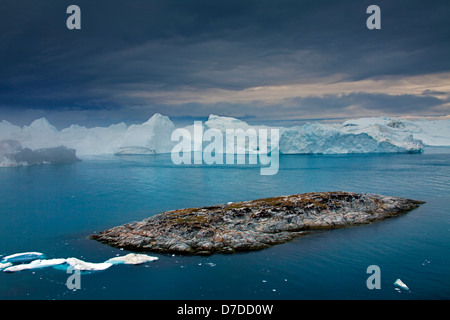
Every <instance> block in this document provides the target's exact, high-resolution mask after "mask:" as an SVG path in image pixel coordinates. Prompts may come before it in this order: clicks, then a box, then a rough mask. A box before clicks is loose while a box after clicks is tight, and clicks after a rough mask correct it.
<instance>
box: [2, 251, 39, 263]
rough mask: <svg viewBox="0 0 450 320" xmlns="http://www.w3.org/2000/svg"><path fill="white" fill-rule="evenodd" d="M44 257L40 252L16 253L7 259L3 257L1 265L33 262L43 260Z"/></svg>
mask: <svg viewBox="0 0 450 320" xmlns="http://www.w3.org/2000/svg"><path fill="white" fill-rule="evenodd" d="M43 257H44V254H43V253H40V252H22V253H15V254H12V255H9V256H6V257H3V258H2V260H1V263H8V262H10V263H13V264H14V263H25V262H30V261H33V260H37V259H41V258H43Z"/></svg>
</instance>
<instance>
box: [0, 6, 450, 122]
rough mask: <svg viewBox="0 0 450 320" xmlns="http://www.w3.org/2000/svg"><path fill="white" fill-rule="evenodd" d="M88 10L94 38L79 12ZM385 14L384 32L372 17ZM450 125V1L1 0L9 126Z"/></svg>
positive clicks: (3, 111) (3, 116)
mask: <svg viewBox="0 0 450 320" xmlns="http://www.w3.org/2000/svg"><path fill="white" fill-rule="evenodd" d="M71 4H76V5H78V6H79V7H80V8H81V30H69V29H67V27H66V20H67V18H68V17H69V14H67V13H66V9H67V7H68V6H69V5H71ZM371 4H376V5H378V6H379V7H380V8H381V30H369V29H368V28H367V27H366V20H367V18H368V17H369V14H367V13H366V9H367V7H368V6H369V5H371ZM156 112H159V113H161V114H164V115H168V116H170V118H171V119H172V120H174V121H175V123H177V122H178V123H183V122H190V123H192V121H193V120H194V119H200V120H201V119H205V118H206V117H207V116H208V115H209V114H211V113H213V114H218V115H224V116H233V117H238V118H241V119H243V120H245V121H248V122H250V123H266V124H274V123H277V124H289V125H291V124H295V123H299V122H302V121H305V120H336V121H339V120H341V119H348V118H354V117H365V116H380V115H387V116H402V117H404V116H442V115H448V114H450V2H449V1H448V0H443V1H440V0H432V1H425V0H422V1H418V0H407V1H406V0H405V1H401V0H389V1H388V0H385V1H380V0H371V1H365V0H352V1H349V0H339V1H336V0H330V1H324V0H311V1H301V0H108V1H106V0H96V1H92V0H90V1H87V0H71V1H66V0H1V2H0V121H1V120H8V121H10V122H12V123H15V124H18V125H24V124H28V123H29V122H30V121H32V120H33V119H36V118H39V117H42V116H45V117H47V118H48V119H49V120H50V122H52V123H54V124H56V125H57V126H58V127H60V128H62V127H66V126H68V125H70V124H72V123H78V124H82V125H86V126H94V125H109V124H112V123H117V122H120V121H124V122H126V123H142V122H144V121H145V120H147V119H148V118H149V117H150V116H151V115H153V114H154V113H156Z"/></svg>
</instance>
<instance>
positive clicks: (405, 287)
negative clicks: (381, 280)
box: [394, 279, 409, 290]
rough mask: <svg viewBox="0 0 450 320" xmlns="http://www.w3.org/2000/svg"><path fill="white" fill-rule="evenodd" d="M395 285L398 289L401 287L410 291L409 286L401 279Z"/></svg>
mask: <svg viewBox="0 0 450 320" xmlns="http://www.w3.org/2000/svg"><path fill="white" fill-rule="evenodd" d="M394 285H396V286H397V287H400V288H401V289H403V290H409V288H408V286H407V285H406V284H404V283H403V281H402V280H400V279H397V280H395V282H394Z"/></svg>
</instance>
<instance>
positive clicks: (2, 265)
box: [0, 262, 12, 270]
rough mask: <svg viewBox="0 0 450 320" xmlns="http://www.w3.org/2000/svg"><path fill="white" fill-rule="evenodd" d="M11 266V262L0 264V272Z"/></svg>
mask: <svg viewBox="0 0 450 320" xmlns="http://www.w3.org/2000/svg"><path fill="white" fill-rule="evenodd" d="M10 266H12V263H11V262H7V263H0V270H3V269H6V268H8V267H10Z"/></svg>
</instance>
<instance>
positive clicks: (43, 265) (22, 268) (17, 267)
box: [3, 259, 66, 272]
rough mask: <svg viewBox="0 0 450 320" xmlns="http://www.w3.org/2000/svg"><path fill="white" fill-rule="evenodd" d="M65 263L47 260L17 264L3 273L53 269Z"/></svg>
mask: <svg viewBox="0 0 450 320" xmlns="http://www.w3.org/2000/svg"><path fill="white" fill-rule="evenodd" d="M63 263H66V259H49V260H33V261H31V262H30V263H24V264H18V265H14V266H10V267H8V268H6V269H4V270H3V272H19V271H25V270H32V269H41V268H47V267H53V266H56V265H60V264H63Z"/></svg>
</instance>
